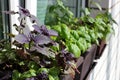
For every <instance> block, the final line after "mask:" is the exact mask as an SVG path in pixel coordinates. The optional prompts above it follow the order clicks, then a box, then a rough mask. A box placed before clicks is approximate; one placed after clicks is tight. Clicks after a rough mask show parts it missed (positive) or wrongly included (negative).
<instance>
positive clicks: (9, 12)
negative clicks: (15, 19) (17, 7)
mask: <svg viewBox="0 0 120 80" xmlns="http://www.w3.org/2000/svg"><path fill="white" fill-rule="evenodd" d="M2 12H3V13H5V14H17V13H18V12H14V11H2Z"/></svg>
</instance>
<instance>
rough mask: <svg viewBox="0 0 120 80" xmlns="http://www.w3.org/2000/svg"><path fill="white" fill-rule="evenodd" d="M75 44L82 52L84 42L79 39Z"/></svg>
mask: <svg viewBox="0 0 120 80" xmlns="http://www.w3.org/2000/svg"><path fill="white" fill-rule="evenodd" d="M76 44H77V46H78V47H79V49H80V50H81V52H82V53H84V52H85V47H84V44H83V43H82V42H80V41H77V42H76Z"/></svg>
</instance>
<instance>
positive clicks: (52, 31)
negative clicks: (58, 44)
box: [48, 30, 58, 36]
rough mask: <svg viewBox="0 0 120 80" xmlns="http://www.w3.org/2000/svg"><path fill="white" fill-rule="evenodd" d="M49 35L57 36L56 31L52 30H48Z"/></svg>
mask: <svg viewBox="0 0 120 80" xmlns="http://www.w3.org/2000/svg"><path fill="white" fill-rule="evenodd" d="M48 33H49V35H50V36H58V33H57V32H56V31H54V30H48Z"/></svg>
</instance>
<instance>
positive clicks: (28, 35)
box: [4, 7, 58, 57]
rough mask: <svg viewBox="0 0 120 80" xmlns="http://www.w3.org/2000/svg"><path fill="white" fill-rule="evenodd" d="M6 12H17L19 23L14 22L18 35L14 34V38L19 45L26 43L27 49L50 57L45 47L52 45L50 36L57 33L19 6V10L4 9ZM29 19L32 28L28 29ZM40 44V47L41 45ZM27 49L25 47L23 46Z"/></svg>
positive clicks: (48, 49)
mask: <svg viewBox="0 0 120 80" xmlns="http://www.w3.org/2000/svg"><path fill="white" fill-rule="evenodd" d="M4 12H5V13H6V14H19V17H18V20H19V23H20V24H19V25H17V24H14V26H15V27H16V30H17V31H18V33H19V34H18V35H15V37H14V39H15V41H16V42H18V43H19V44H21V45H25V44H28V45H29V46H28V49H29V51H37V52H40V53H41V54H43V55H45V56H47V57H50V56H52V57H53V55H51V52H50V48H48V47H46V46H45V45H47V44H52V45H54V44H55V42H54V41H53V40H52V39H51V36H58V33H57V32H56V31H54V30H50V29H47V28H46V26H45V25H41V24H40V21H39V19H38V18H37V17H35V16H34V15H32V14H30V12H29V10H27V9H24V8H22V7H19V12H14V11H4ZM27 18H28V19H30V21H31V23H32V27H33V28H34V30H32V31H31V30H30V29H29V25H28V24H27V23H26V20H27ZM41 46H42V47H41ZM24 48H25V49H27V47H24Z"/></svg>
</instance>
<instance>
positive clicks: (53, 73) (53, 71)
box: [49, 67, 60, 80]
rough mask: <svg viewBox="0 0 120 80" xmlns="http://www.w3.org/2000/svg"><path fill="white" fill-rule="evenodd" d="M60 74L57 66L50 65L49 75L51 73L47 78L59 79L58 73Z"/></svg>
mask: <svg viewBox="0 0 120 80" xmlns="http://www.w3.org/2000/svg"><path fill="white" fill-rule="evenodd" d="M59 74H60V68H59V67H52V68H50V70H49V75H51V76H50V77H49V78H50V79H51V80H52V79H53V80H59V77H58V75H59Z"/></svg>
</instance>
